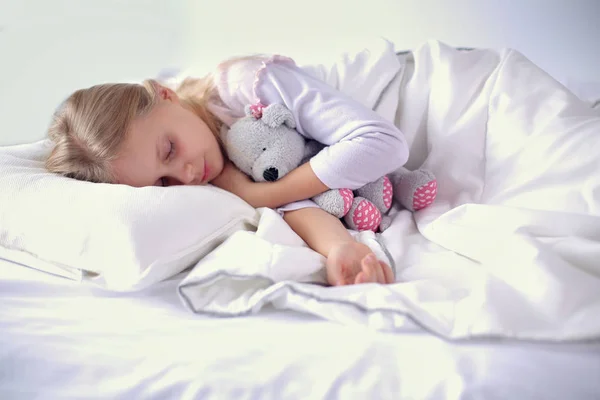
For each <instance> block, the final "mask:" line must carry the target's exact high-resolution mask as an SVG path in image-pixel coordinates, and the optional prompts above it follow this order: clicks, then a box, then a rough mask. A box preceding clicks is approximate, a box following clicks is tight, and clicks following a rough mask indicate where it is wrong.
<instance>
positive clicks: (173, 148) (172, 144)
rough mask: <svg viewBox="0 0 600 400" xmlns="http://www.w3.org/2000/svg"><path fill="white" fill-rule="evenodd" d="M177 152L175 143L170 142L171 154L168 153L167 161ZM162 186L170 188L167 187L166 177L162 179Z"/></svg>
mask: <svg viewBox="0 0 600 400" xmlns="http://www.w3.org/2000/svg"><path fill="white" fill-rule="evenodd" d="M174 151H175V144H174V143H173V141H172V140H169V152H168V153H167V157H166V158H165V160H169V159H171V158H172V157H173V153H174ZM160 185H161V186H168V185H167V178H165V177H164V176H163V177H162V178H160Z"/></svg>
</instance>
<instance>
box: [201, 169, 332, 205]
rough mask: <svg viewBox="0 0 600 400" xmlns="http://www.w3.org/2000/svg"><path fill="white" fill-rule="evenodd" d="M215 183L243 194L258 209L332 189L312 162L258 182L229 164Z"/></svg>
mask: <svg viewBox="0 0 600 400" xmlns="http://www.w3.org/2000/svg"><path fill="white" fill-rule="evenodd" d="M211 183H212V184H214V185H215V186H217V187H220V188H221V189H224V190H227V191H228V192H231V193H233V194H235V195H237V196H239V197H241V198H242V199H244V201H246V202H247V203H248V204H250V205H251V206H252V207H255V208H258V207H269V208H278V207H282V206H283V205H286V204H290V203H293V202H296V201H300V200H304V199H308V198H311V197H314V196H316V195H318V194H320V193H323V192H325V191H326V190H329V188H328V187H327V186H325V184H323V182H321V181H320V180H319V178H317V175H315V173H314V172H313V170H312V168H311V166H310V163H305V164H303V165H301V166H300V167H298V168H296V169H295V170H293V171H291V172H290V173H289V174H287V175H286V176H284V177H283V178H281V179H280V180H279V181H277V182H254V181H252V180H251V178H250V177H249V176H247V175H246V174H244V173H243V172H242V171H240V170H239V169H237V168H236V167H235V166H234V165H233V164H231V163H227V164H226V165H225V168H224V169H223V172H221V174H220V175H219V176H218V177H216V178H215V179H214V180H212V181H211Z"/></svg>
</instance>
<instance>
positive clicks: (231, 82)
mask: <svg viewBox="0 0 600 400" xmlns="http://www.w3.org/2000/svg"><path fill="white" fill-rule="evenodd" d="M216 84H217V88H218V94H219V103H218V104H215V105H213V106H212V111H213V113H215V114H216V115H217V116H218V117H220V118H221V120H222V121H223V122H225V123H226V124H227V125H231V123H233V122H235V120H236V119H237V118H241V117H243V116H244V112H243V107H244V106H245V105H247V104H257V103H260V104H262V105H264V106H267V105H269V104H274V103H280V104H284V105H285V106H286V107H287V108H288V109H290V110H291V111H292V113H293V115H294V119H295V121H296V129H297V130H298V132H299V133H300V134H301V135H303V136H304V137H306V138H308V139H313V140H316V141H318V142H321V143H323V144H325V145H326V146H327V147H325V148H324V149H323V150H322V151H321V152H320V153H319V154H317V155H316V156H314V157H313V158H312V159H311V160H310V165H311V167H312V169H313V171H314V172H315V174H316V176H317V177H318V178H319V179H320V180H321V181H322V182H323V183H324V184H325V185H326V186H327V187H329V188H331V189H341V188H348V189H358V188H360V187H362V186H364V185H365V184H367V183H369V182H373V181H375V180H377V179H379V178H381V177H382V176H384V175H386V174H388V173H390V172H393V171H395V170H397V169H398V168H400V167H401V166H403V165H404V164H405V163H406V161H407V160H408V145H407V142H406V140H405V138H404V136H403V134H402V133H401V132H400V131H399V129H398V128H397V127H396V126H394V124H393V123H392V122H390V121H387V120H386V119H384V118H383V117H381V116H380V115H379V114H377V113H376V112H375V111H374V110H372V109H370V108H368V107H366V106H364V105H362V104H360V103H359V102H358V101H356V100H354V99H352V98H351V97H349V96H347V95H345V94H343V93H342V92H340V91H339V90H337V89H335V88H334V87H332V86H330V85H328V84H327V83H325V82H323V81H322V80H320V79H318V78H316V77H315V76H312V75H310V74H309V73H307V72H306V71H304V70H303V69H301V68H300V67H298V66H297V65H296V64H295V63H294V61H293V60H291V59H289V58H285V57H280V56H275V57H272V58H261V59H259V58H250V59H246V60H242V61H239V62H236V63H229V64H225V67H222V68H221V69H220V70H218V72H217V74H216ZM304 207H316V205H315V204H314V202H312V201H310V200H305V201H300V202H295V203H291V204H288V205H285V206H283V207H281V208H279V209H278V211H279V212H282V211H290V210H294V209H299V208H304Z"/></svg>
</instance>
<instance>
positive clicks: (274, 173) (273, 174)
mask: <svg viewBox="0 0 600 400" xmlns="http://www.w3.org/2000/svg"><path fill="white" fill-rule="evenodd" d="M263 178H265V181H268V182H273V181H276V180H277V178H279V171H278V170H277V168H273V167H269V168H267V169H265V170H264V172H263Z"/></svg>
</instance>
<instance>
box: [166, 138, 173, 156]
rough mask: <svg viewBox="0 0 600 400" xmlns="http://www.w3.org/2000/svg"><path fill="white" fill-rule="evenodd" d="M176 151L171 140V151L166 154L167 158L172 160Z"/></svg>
mask: <svg viewBox="0 0 600 400" xmlns="http://www.w3.org/2000/svg"><path fill="white" fill-rule="evenodd" d="M174 153H175V144H174V143H173V141H172V140H169V151H168V152H167V156H166V158H165V160H170V159H171V158H172V157H173V154H174Z"/></svg>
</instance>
